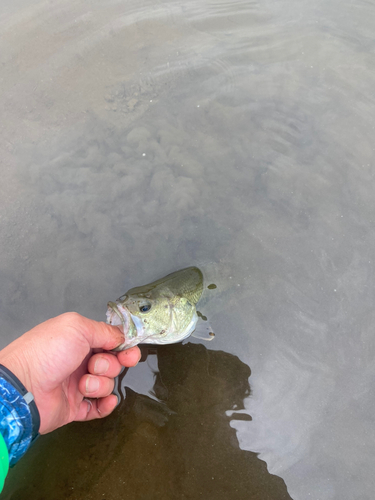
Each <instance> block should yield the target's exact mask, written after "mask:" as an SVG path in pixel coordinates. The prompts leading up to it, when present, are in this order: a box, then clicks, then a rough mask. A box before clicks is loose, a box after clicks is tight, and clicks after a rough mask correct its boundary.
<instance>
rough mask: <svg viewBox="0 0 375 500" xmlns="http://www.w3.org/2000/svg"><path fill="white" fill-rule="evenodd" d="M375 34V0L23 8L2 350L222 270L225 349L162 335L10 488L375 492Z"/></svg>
mask: <svg viewBox="0 0 375 500" xmlns="http://www.w3.org/2000/svg"><path fill="white" fill-rule="evenodd" d="M374 30H375V4H374V3H373V2H364V1H357V2H349V1H347V0H344V1H340V2H338V1H336V0H328V2H321V1H319V0H313V1H309V2H307V1H301V2H297V3H296V2H291V1H290V0H282V1H279V2H270V1H267V0H266V1H263V2H256V1H251V2H250V1H249V2H244V1H236V2H228V1H227V0H226V1H220V0H219V1H208V0H200V1H199V2H198V1H191V2H180V1H177V0H166V1H159V2H151V1H149V0H144V1H143V2H135V1H124V0H112V1H108V2H104V3H103V2H99V1H96V0H93V1H91V2H83V1H76V2H70V1H68V0H57V1H54V2H46V1H37V2H26V1H25V0H18V1H14V0H12V1H10V0H3V2H2V5H1V7H0V45H1V51H0V62H1V66H0V68H1V72H0V109H1V117H2V119H1V122H0V151H1V184H0V195H1V196H0V216H1V219H0V222H1V224H0V238H1V248H2V253H1V257H0V276H1V280H0V286H1V293H0V327H1V332H2V345H5V344H6V343H7V342H9V341H11V340H12V339H14V338H16V337H17V336H18V335H20V334H21V333H23V332H24V331H26V330H28V329H29V328H31V327H32V326H34V325H35V324H37V323H39V322H41V321H43V320H45V319H46V318H48V317H50V316H54V315H57V314H60V313H62V312H64V311H67V310H76V311H78V312H80V313H81V314H84V315H87V316H88V317H91V318H95V319H98V320H102V319H105V310H106V303H107V301H108V299H111V298H113V297H116V296H119V295H121V294H122V293H123V292H124V291H125V290H127V289H128V288H130V287H131V286H135V285H140V284H144V283H148V282H150V281H152V280H153V279H155V278H159V277H161V276H163V275H165V274H167V273H168V272H171V271H175V270H177V269H180V268H182V267H185V266H190V265H198V266H201V267H203V268H207V269H208V270H209V272H212V275H213V276H215V279H216V281H217V282H218V284H219V285H220V286H219V288H218V292H219V293H218V296H217V300H213V301H211V302H210V303H209V304H207V306H206V310H207V311H206V312H207V315H208V316H209V318H210V323H211V325H212V327H213V329H214V331H215V333H216V338H215V340H214V341H213V342H211V343H209V344H203V345H202V343H201V342H198V341H195V340H190V341H189V342H188V343H185V345H175V346H166V347H163V348H160V349H157V350H154V351H152V352H147V351H145V360H144V362H143V363H140V364H139V365H138V366H137V367H136V368H134V369H131V370H129V371H127V372H126V373H125V374H124V375H123V377H122V380H121V387H120V390H121V392H124V391H125V390H126V393H127V398H126V400H125V401H123V402H122V403H121V405H120V406H119V407H118V409H117V410H116V412H115V414H114V415H112V416H111V417H109V418H108V419H106V420H105V421H101V422H94V423H90V424H72V425H70V426H68V427H66V428H64V429H60V430H59V431H56V432H55V433H52V434H51V435H49V436H46V437H43V438H41V439H39V441H38V442H37V443H36V445H35V446H34V448H33V449H32V450H31V451H30V452H29V454H28V455H27V456H26V457H25V458H24V459H23V460H22V461H21V462H20V463H19V464H18V465H17V466H16V467H15V468H14V469H13V470H12V471H11V474H10V477H9V478H8V483H7V486H6V489H5V490H4V493H3V496H2V498H9V499H21V498H22V499H24V498H30V499H44V498H49V499H50V498H53V499H59V498H71V499H77V500H78V499H95V500H96V499H105V500H117V499H123V498H127V499H139V498H142V499H164V498H170V499H172V498H186V499H194V500H195V499H198V498H199V499H200V498H205V499H210V500H211V499H220V498H226V499H227V498H236V499H245V498H246V499H262V500H263V499H266V498H270V499H271V498H272V499H289V498H293V499H294V500H300V499H301V500H302V499H306V498H312V499H319V500H331V499H340V500H346V499H348V500H352V499H353V498H356V499H361V500H365V499H372V498H373V491H374V488H375V481H374V476H373V468H374V465H375V459H374V457H375V440H374V433H375V431H374V418H373V413H374V389H373V384H372V382H373V380H374V375H375V373H374V372H375V368H374V367H375V361H374V357H375V345H374V327H375V312H374V302H375V294H374V284H375V277H374V260H373V255H374V248H375V230H374V219H375V197H374V192H375V190H374V188H375V178H374V149H375V145H374V144H375V143H374V140H373V137H374V126H375V120H374V116H375V94H374V88H375V53H374V38H373V33H374ZM101 304H102V306H101ZM101 307H102V311H103V312H102V313H100V308H101ZM202 312H204V311H202ZM250 369H251V376H250V378H249V375H250ZM125 387H126V388H127V389H125Z"/></svg>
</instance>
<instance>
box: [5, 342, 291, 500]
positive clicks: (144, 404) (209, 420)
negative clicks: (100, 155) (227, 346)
mask: <svg viewBox="0 0 375 500" xmlns="http://www.w3.org/2000/svg"><path fill="white" fill-rule="evenodd" d="M144 352H146V356H144V357H143V360H145V359H146V357H147V351H144ZM149 352H156V354H157V358H158V365H159V371H158V372H157V373H156V376H155V382H154V387H153V391H154V394H153V396H156V398H157V400H156V399H153V398H151V397H148V396H145V395H141V394H138V393H136V392H134V391H133V390H131V389H129V388H126V393H127V397H126V399H125V400H123V401H122V402H121V403H120V405H119V406H118V408H117V409H116V411H115V412H114V414H113V415H112V416H111V417H109V418H107V419H104V420H102V421H94V422H90V423H86V424H82V423H75V424H71V425H69V426H66V427H64V428H62V429H59V430H58V431H56V432H54V433H52V434H50V435H48V436H44V437H42V438H41V439H39V441H38V442H37V443H36V444H35V446H34V447H33V449H32V450H30V452H29V453H28V454H27V455H26V456H25V457H24V459H23V460H22V461H21V462H20V463H19V464H18V465H17V466H16V467H15V468H14V469H13V470H12V471H11V473H10V475H9V477H8V480H7V484H6V488H5V490H4V493H3V496H2V498H4V499H14V500H16V499H17V500H18V499H19V500H21V499H22V500H24V499H25V498H28V499H38V500H42V499H54V500H59V499H62V498H64V499H66V498H69V499H77V500H78V499H83V498H84V499H90V500H99V499H100V500H112V499H113V500H117V499H123V498H124V499H176V498H178V499H201V498H204V499H212V500H213V499H215V500H220V499H225V500H227V499H228V498H233V499H259V500H260V499H262V500H266V499H272V500H273V499H275V500H276V499H280V500H281V499H290V498H291V497H290V496H289V494H288V492H287V488H286V486H285V483H284V481H283V480H282V479H281V478H279V477H277V476H274V475H271V474H270V473H269V472H268V471H267V466H266V463H265V462H263V461H262V460H260V459H259V458H258V456H257V454H256V453H253V452H249V451H243V450H241V449H240V448H239V444H238V440H237V437H236V431H235V430H234V429H233V428H232V427H231V426H230V422H231V420H233V419H241V420H251V417H250V416H249V415H247V414H245V413H242V412H241V410H244V400H245V398H247V397H248V396H249V395H250V385H249V381H248V379H249V376H250V373H251V372H250V368H249V367H248V366H247V365H246V364H244V363H243V362H242V361H240V360H239V359H238V357H236V356H234V355H232V354H228V353H226V352H222V351H211V350H207V349H206V347H205V346H203V345H199V344H191V343H188V344H185V345H182V344H178V345H170V346H163V347H161V348H158V349H156V350H153V351H149ZM124 375H125V377H124V379H123V381H122V383H125V384H126V373H125V374H124ZM228 415H230V416H228Z"/></svg>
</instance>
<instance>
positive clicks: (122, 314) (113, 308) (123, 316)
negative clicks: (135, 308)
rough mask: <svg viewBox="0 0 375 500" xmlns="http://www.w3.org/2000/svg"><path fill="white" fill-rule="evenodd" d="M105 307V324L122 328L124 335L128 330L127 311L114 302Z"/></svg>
mask: <svg viewBox="0 0 375 500" xmlns="http://www.w3.org/2000/svg"><path fill="white" fill-rule="evenodd" d="M107 307H108V309H107V313H106V316H107V323H108V324H109V325H113V326H119V327H122V330H123V333H124V334H126V332H127V331H128V329H129V311H128V310H127V309H125V308H124V307H123V306H121V304H117V303H116V302H108V304H107Z"/></svg>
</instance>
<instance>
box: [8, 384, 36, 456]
mask: <svg viewBox="0 0 375 500" xmlns="http://www.w3.org/2000/svg"><path fill="white" fill-rule="evenodd" d="M0 433H1V435H2V436H3V438H4V441H5V444H6V447H7V449H8V453H9V465H10V466H12V465H14V464H16V463H17V462H18V460H19V459H20V458H21V457H22V456H23V455H24V454H25V453H26V451H27V449H28V448H29V446H30V443H31V441H32V435H33V422H32V416H31V412H30V408H29V405H28V403H27V402H26V400H25V399H24V397H23V396H22V395H21V394H20V393H19V392H18V391H17V389H15V388H14V387H13V386H12V384H10V383H9V382H8V381H6V380H4V379H3V378H0Z"/></svg>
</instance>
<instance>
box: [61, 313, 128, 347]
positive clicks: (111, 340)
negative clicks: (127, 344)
mask: <svg viewBox="0 0 375 500" xmlns="http://www.w3.org/2000/svg"><path fill="white" fill-rule="evenodd" d="M68 314H72V313H68ZM73 314H74V315H76V316H78V318H77V317H76V319H78V320H79V322H80V323H81V324H80V326H81V329H80V330H81V334H82V335H83V336H84V337H85V339H86V340H87V342H88V344H89V346H90V347H91V348H101V349H104V350H106V351H110V350H111V349H114V348H115V347H118V346H119V345H120V344H122V343H123V342H124V341H125V335H124V334H123V332H122V331H121V330H120V329H119V328H117V327H116V326H112V325H108V324H107V323H104V322H103V321H95V320H93V319H89V318H85V317H84V316H80V315H79V314H77V313H73Z"/></svg>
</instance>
